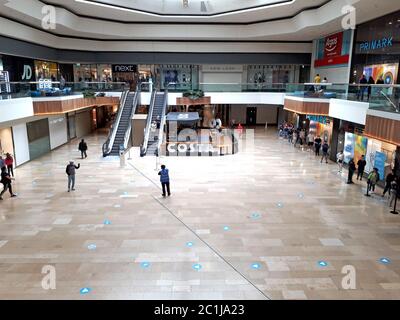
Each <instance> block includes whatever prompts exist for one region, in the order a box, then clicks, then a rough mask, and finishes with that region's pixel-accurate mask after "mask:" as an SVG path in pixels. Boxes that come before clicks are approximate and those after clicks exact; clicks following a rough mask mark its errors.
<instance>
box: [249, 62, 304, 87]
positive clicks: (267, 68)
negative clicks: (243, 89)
mask: <svg viewBox="0 0 400 320" xmlns="http://www.w3.org/2000/svg"><path fill="white" fill-rule="evenodd" d="M246 73H247V84H248V90H250V91H251V90H258V89H262V88H263V87H264V86H266V85H268V84H284V83H298V82H302V83H304V82H308V78H309V74H310V66H305V65H291V64H288V65H248V66H247V68H246ZM281 88H282V86H276V89H277V90H278V89H281Z"/></svg>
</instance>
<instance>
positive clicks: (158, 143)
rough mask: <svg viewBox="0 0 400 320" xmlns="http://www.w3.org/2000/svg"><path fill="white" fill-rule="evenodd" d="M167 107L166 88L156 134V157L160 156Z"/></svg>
mask: <svg viewBox="0 0 400 320" xmlns="http://www.w3.org/2000/svg"><path fill="white" fill-rule="evenodd" d="M167 107H168V88H167V89H166V90H165V91H164V101H163V110H162V114H161V122H160V130H159V132H158V139H157V149H156V150H157V151H156V156H157V157H158V156H159V155H160V154H161V153H160V150H161V145H162V143H163V136H164V129H165V123H166V121H167V120H166V118H167V117H166V112H167Z"/></svg>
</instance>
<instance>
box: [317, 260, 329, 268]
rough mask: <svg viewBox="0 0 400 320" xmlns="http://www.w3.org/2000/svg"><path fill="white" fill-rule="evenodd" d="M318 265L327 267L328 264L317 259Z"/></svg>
mask: <svg viewBox="0 0 400 320" xmlns="http://www.w3.org/2000/svg"><path fill="white" fill-rule="evenodd" d="M318 265H319V266H320V267H327V266H328V262H326V261H322V260H321V261H318Z"/></svg>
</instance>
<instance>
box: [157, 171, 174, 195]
mask: <svg viewBox="0 0 400 320" xmlns="http://www.w3.org/2000/svg"><path fill="white" fill-rule="evenodd" d="M158 175H159V176H160V182H161V187H162V191H163V193H162V196H163V197H164V198H165V197H166V193H165V188H167V192H168V197H169V196H170V195H171V190H170V180H169V170H168V169H167V168H166V167H165V165H162V166H161V171H160V172H159V173H158Z"/></svg>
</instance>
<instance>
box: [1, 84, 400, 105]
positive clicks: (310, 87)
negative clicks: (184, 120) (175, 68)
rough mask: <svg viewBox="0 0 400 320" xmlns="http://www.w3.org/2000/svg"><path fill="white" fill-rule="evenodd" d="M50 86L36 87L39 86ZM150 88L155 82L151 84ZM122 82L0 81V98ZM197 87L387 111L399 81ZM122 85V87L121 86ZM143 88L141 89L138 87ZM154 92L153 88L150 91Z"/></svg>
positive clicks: (171, 87)
mask: <svg viewBox="0 0 400 320" xmlns="http://www.w3.org/2000/svg"><path fill="white" fill-rule="evenodd" d="M45 85H47V86H50V87H46V88H39V87H40V86H45ZM152 85H153V86H154V88H155V87H156V84H154V83H153V84H152ZM127 86H129V85H127V84H126V83H123V82H79V83H72V82H66V83H60V82H59V81H56V82H48V83H46V82H45V83H44V82H40V81H36V82H0V99H3V100H4V99H14V98H22V97H33V98H35V97H49V96H50V97H53V96H68V95H77V94H80V95H83V96H85V97H90V96H94V95H100V96H101V94H102V93H106V92H123V91H125V90H126V89H127ZM138 86H140V87H141V86H146V89H147V87H148V89H149V88H150V87H151V83H150V82H143V83H139V84H138ZM196 88H197V89H199V90H202V91H204V92H206V93H207V94H210V93H213V92H252V93H256V92H258V93H281V94H284V95H285V96H295V97H303V98H310V99H315V98H318V99H331V98H336V99H343V100H352V101H363V102H368V103H369V104H370V108H371V109H374V110H381V111H387V112H396V113H397V112H398V111H399V104H400V85H393V84H354V83H353V84H348V83H328V82H327V83H323V82H322V83H267V82H263V83H199V84H197V86H196ZM124 89H125V90H124ZM165 90H167V91H168V92H171V91H172V92H185V91H187V86H186V85H185V84H180V83H169V84H168V85H167V88H166V89H165ZM141 91H142V92H143V90H141ZM152 95H154V92H152Z"/></svg>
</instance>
